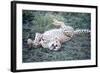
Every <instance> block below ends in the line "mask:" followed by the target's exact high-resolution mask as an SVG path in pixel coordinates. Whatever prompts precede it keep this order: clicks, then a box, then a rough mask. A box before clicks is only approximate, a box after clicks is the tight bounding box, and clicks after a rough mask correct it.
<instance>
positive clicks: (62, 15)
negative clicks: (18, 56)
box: [22, 10, 91, 63]
mask: <svg viewBox="0 0 100 73" xmlns="http://www.w3.org/2000/svg"><path fill="white" fill-rule="evenodd" d="M53 19H57V20H59V21H63V22H64V23H65V25H69V26H72V27H73V28H74V29H89V30H91V28H90V27H91V26H90V25H91V14H90V13H74V12H50V11H32V10H23V38H22V41H23V44H22V61H23V62H24V63H30V62H48V61H68V60H87V59H91V35H90V33H88V34H86V33H83V34H80V35H75V36H74V37H73V38H72V39H71V40H70V41H67V42H65V43H63V44H62V47H61V49H60V50H59V51H50V50H49V49H47V48H42V47H38V48H28V46H27V44H26V43H27V42H26V41H27V39H28V38H31V39H34V37H35V33H36V32H40V33H43V32H44V31H47V30H50V29H53V28H54V26H53V24H52V22H53V21H52V20H53Z"/></svg>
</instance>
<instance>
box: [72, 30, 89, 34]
mask: <svg viewBox="0 0 100 73" xmlns="http://www.w3.org/2000/svg"><path fill="white" fill-rule="evenodd" d="M90 32H91V31H90V30H88V29H76V30H75V31H74V34H81V33H90Z"/></svg>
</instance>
